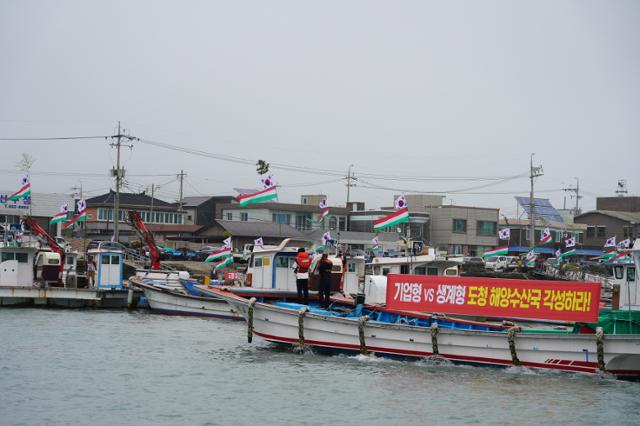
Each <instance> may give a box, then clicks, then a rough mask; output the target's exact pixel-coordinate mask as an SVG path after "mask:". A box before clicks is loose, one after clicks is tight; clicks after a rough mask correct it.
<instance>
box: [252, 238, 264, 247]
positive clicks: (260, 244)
mask: <svg viewBox="0 0 640 426" xmlns="http://www.w3.org/2000/svg"><path fill="white" fill-rule="evenodd" d="M253 245H254V246H257V247H262V246H263V245H264V242H263V241H262V237H258V238H257V239H255V240H253Z"/></svg>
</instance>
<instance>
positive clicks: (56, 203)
mask: <svg viewBox="0 0 640 426" xmlns="http://www.w3.org/2000/svg"><path fill="white" fill-rule="evenodd" d="M14 192H15V189H14V190H12V191H6V190H4V191H2V190H0V224H1V225H2V226H7V227H11V226H14V227H17V226H20V220H21V217H22V216H26V215H31V216H32V217H33V218H34V219H35V220H36V221H37V222H38V224H39V225H40V226H41V227H42V228H43V229H44V230H46V231H47V232H48V233H49V234H51V235H56V232H57V230H58V226H57V225H49V221H50V220H51V218H52V217H53V216H55V215H56V214H57V213H58V212H60V207H61V206H62V205H63V204H67V205H68V206H69V210H73V208H74V206H75V199H74V198H73V196H71V195H68V194H45V193H32V194H31V196H30V197H25V198H22V199H20V200H17V201H6V200H7V199H8V198H9V196H11V194H13V193H14ZM69 217H71V213H69Z"/></svg>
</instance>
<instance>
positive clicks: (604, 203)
mask: <svg viewBox="0 0 640 426" xmlns="http://www.w3.org/2000/svg"><path fill="white" fill-rule="evenodd" d="M596 210H610V211H616V212H640V197H598V198H596Z"/></svg>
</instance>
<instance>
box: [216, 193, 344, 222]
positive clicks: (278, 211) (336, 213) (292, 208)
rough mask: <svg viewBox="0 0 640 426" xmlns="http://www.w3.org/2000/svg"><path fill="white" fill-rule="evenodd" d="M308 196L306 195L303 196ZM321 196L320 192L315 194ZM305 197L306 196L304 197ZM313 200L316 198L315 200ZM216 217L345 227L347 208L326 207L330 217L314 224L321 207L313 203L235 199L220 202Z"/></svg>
mask: <svg viewBox="0 0 640 426" xmlns="http://www.w3.org/2000/svg"><path fill="white" fill-rule="evenodd" d="M304 197H310V196H308V195H306V196H303V197H302V198H304ZM316 197H322V196H316ZM307 201H308V200H307ZM314 201H315V200H314ZM216 210H217V212H216V218H218V219H223V220H229V221H240V222H273V223H280V224H283V225H289V226H292V227H294V228H295V229H297V230H299V231H311V230H312V229H314V228H318V227H321V228H323V229H329V230H340V231H346V230H347V229H348V213H349V211H348V209H346V208H344V207H331V206H330V207H329V218H328V219H325V220H324V221H323V223H321V224H317V223H316V222H318V219H319V218H320V214H321V213H322V209H320V207H318V204H317V203H314V204H302V203H301V204H293V203H277V202H274V203H258V204H250V205H248V206H245V207H240V205H239V204H238V203H228V204H219V205H218V206H217V207H216Z"/></svg>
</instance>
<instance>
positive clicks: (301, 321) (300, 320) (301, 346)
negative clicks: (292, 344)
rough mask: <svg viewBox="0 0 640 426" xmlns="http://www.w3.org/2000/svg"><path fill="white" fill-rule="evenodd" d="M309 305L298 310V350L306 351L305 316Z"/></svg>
mask: <svg viewBox="0 0 640 426" xmlns="http://www.w3.org/2000/svg"><path fill="white" fill-rule="evenodd" d="M308 310H309V308H308V307H306V306H305V307H303V308H300V310H299V311H298V346H299V348H298V350H299V351H300V352H304V316H305V315H306V313H307V311H308Z"/></svg>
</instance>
